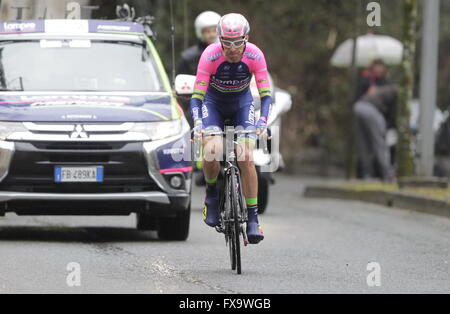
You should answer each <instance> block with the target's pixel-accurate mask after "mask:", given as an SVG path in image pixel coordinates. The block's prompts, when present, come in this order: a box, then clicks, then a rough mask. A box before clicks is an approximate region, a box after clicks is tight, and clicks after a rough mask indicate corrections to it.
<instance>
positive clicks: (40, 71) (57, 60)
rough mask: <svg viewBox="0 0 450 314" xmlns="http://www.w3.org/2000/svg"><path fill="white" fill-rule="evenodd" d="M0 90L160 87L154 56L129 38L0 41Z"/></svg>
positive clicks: (82, 89) (107, 89) (153, 88)
mask: <svg viewBox="0 0 450 314" xmlns="http://www.w3.org/2000/svg"><path fill="white" fill-rule="evenodd" d="M0 90H3V91H10V90H12V91H149V92H158V91H162V84H161V78H160V76H159V74H158V72H157V70H156V66H155V63H154V58H153V56H152V54H151V53H150V52H149V51H148V49H146V47H145V46H143V45H140V44H135V43H132V42H117V41H94V40H92V41H91V40H75V39H73V40H37V41H3V42H2V41H0Z"/></svg>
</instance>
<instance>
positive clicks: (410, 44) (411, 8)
mask: <svg viewBox="0 0 450 314" xmlns="http://www.w3.org/2000/svg"><path fill="white" fill-rule="evenodd" d="M417 5H418V3H417V0H404V4H403V45H404V52H403V61H402V68H403V80H402V87H401V89H400V97H399V106H398V111H397V126H398V134H399V137H398V144H397V160H396V164H397V175H398V177H407V176H412V175H413V174H414V163H413V155H412V152H411V132H410V128H409V117H410V112H409V103H410V102H411V100H412V98H413V90H414V70H415V67H414V56H415V52H416V24H417Z"/></svg>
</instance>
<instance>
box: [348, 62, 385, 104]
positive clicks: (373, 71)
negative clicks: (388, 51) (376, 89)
mask: <svg viewBox="0 0 450 314" xmlns="http://www.w3.org/2000/svg"><path fill="white" fill-rule="evenodd" d="M388 84H391V82H390V80H389V79H388V78H387V69H386V65H385V64H384V62H383V60H381V59H375V60H374V61H372V63H371V64H370V65H369V66H368V67H367V69H364V70H363V71H362V73H361V76H360V78H359V82H358V89H357V91H356V101H357V100H359V99H360V98H361V97H362V96H364V95H365V94H366V93H367V91H368V90H369V88H370V87H371V86H384V85H388Z"/></svg>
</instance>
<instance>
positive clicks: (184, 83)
mask: <svg viewBox="0 0 450 314" xmlns="http://www.w3.org/2000/svg"><path fill="white" fill-rule="evenodd" d="M194 85H195V76H194V75H187V74H179V75H177V77H176V78H175V92H176V93H177V95H192V94H193V93H194Z"/></svg>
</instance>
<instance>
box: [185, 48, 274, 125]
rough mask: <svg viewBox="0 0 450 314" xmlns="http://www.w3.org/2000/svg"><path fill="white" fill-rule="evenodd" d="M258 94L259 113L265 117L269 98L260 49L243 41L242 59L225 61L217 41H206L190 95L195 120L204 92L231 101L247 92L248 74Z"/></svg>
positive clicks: (264, 63) (198, 113) (265, 72)
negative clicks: (244, 46)
mask: <svg viewBox="0 0 450 314" xmlns="http://www.w3.org/2000/svg"><path fill="white" fill-rule="evenodd" d="M253 74H254V75H255V80H256V85H257V87H258V91H259V95H260V97H261V117H264V118H265V119H267V118H268V114H269V110H270V105H271V104H272V98H271V93H270V82H269V74H268V71H267V65H266V60H265V58H264V54H263V53H262V51H261V50H260V49H259V48H258V47H257V46H256V45H254V44H251V43H247V44H246V48H245V50H244V53H243V56H242V59H241V60H240V61H239V62H236V63H230V62H228V61H227V60H226V59H225V57H224V55H223V52H222V46H221V44H220V43H215V44H211V45H209V46H208V47H207V48H206V49H205V51H204V52H203V54H202V56H201V58H200V62H199V64H198V68H197V77H196V80H195V86H194V94H193V95H192V99H191V114H192V117H193V119H194V121H195V120H197V119H201V118H202V117H201V110H200V108H201V105H202V103H203V100H204V99H205V96H206V94H208V96H212V97H215V98H220V99H221V100H223V101H230V102H232V101H234V100H238V99H239V98H240V97H243V96H245V95H248V93H249V86H250V81H251V79H252V75H253Z"/></svg>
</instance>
